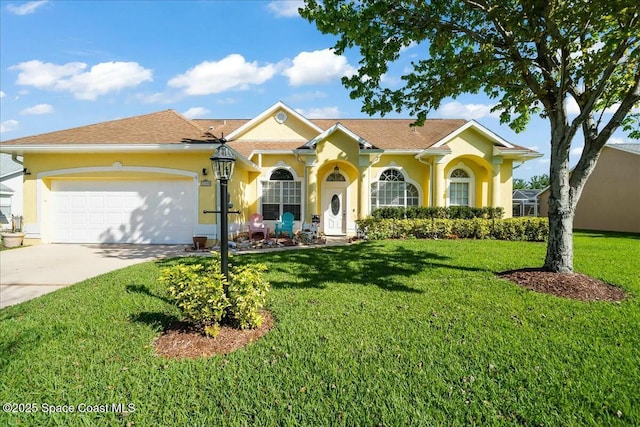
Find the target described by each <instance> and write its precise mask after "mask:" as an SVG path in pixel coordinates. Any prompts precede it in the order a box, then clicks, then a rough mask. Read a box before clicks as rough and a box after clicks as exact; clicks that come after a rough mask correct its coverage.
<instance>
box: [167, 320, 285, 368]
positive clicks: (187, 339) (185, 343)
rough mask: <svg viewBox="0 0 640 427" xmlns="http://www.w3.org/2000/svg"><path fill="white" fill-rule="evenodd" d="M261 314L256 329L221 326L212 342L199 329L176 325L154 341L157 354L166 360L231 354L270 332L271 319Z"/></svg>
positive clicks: (182, 324)
mask: <svg viewBox="0 0 640 427" xmlns="http://www.w3.org/2000/svg"><path fill="white" fill-rule="evenodd" d="M260 314H261V315H262V317H263V321H262V325H260V326H259V327H257V328H255V329H245V330H241V329H236V328H233V327H231V326H222V327H221V328H220V333H219V334H218V336H216V337H215V338H211V337H207V336H205V335H204V333H203V331H202V329H199V328H196V327H195V326H194V325H193V324H191V323H187V322H176V323H174V324H172V325H169V327H168V328H167V329H166V330H165V331H164V333H163V334H162V335H161V336H160V337H158V338H157V339H156V340H155V343H154V345H155V348H156V354H157V355H159V356H164V357H166V358H175V359H195V358H199V357H210V356H213V355H214V354H228V353H231V352H232V351H234V350H237V349H239V348H242V347H244V346H246V345H248V344H250V343H252V342H253V341H256V340H257V339H258V338H260V337H262V336H263V335H264V334H266V333H267V332H269V331H270V330H271V329H272V328H273V326H274V323H275V322H274V320H273V316H271V314H270V313H269V312H268V311H261V312H260Z"/></svg>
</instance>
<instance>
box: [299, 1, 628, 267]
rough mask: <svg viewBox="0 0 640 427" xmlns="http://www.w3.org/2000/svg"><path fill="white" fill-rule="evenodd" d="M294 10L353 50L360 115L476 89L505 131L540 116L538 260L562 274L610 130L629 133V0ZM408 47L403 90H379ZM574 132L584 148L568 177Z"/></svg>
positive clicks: (340, 49)
mask: <svg viewBox="0 0 640 427" xmlns="http://www.w3.org/2000/svg"><path fill="white" fill-rule="evenodd" d="M301 14H302V16H303V17H305V18H306V19H308V20H309V21H312V22H315V24H316V26H317V27H318V29H319V30H320V31H322V32H323V33H330V34H337V35H338V36H339V38H338V41H337V42H336V45H335V51H336V53H337V54H342V53H344V52H345V51H347V50H349V49H354V48H357V49H359V52H360V56H361V59H360V61H359V64H360V65H359V69H358V72H357V74H355V75H353V76H350V77H344V78H343V84H344V85H345V86H346V87H347V88H348V89H350V91H351V92H350V95H351V97H352V98H353V99H356V98H361V99H362V101H363V107H362V110H363V111H364V112H366V113H369V114H374V113H380V114H383V115H384V114H386V113H389V112H392V111H396V112H405V111H409V113H410V114H412V115H413V116H415V117H416V118H417V120H416V124H417V125H421V124H422V123H423V122H424V120H425V118H426V117H427V114H428V113H429V112H430V111H431V110H434V109H437V108H438V107H439V106H440V104H441V103H442V102H443V100H445V99H446V98H449V97H454V98H455V97H457V96H458V95H461V94H463V93H479V92H484V93H486V94H487V95H488V96H489V97H491V98H492V99H495V100H496V104H495V106H494V110H495V111H499V112H500V120H501V122H502V123H508V124H509V126H510V127H511V128H512V129H514V130H515V131H522V130H524V129H525V127H526V125H527V124H528V123H529V121H530V119H531V117H532V116H534V115H539V116H541V117H543V118H545V119H547V120H548V121H549V123H550V128H551V135H550V143H551V164H550V169H549V177H550V197H549V220H550V237H549V246H548V249H547V259H546V261H545V267H546V268H548V269H550V270H552V271H571V270H572V269H573V246H572V243H571V238H572V225H573V216H574V212H575V206H576V204H577V202H578V200H579V198H580V194H581V192H582V188H583V187H584V184H585V182H586V180H587V178H588V177H589V175H590V174H591V172H592V171H593V169H594V167H595V164H596V162H597V160H598V157H599V155H600V152H601V151H602V148H603V146H604V145H605V143H606V142H607V141H608V140H609V138H610V137H611V135H612V134H613V132H615V131H616V130H617V129H619V128H620V127H622V128H624V129H625V130H626V131H628V132H629V135H630V136H631V137H633V138H638V137H640V112H638V109H637V108H638V104H639V102H640V3H638V1H637V0H524V1H517V0H426V1H417V0H360V1H346V0H322V2H319V1H317V0H307V1H306V7H305V8H304V9H302V10H301ZM416 45H417V46H416ZM410 46H416V47H415V48H414V51H419V52H421V53H420V54H419V55H418V58H417V59H416V60H415V61H414V62H413V63H412V67H411V69H410V70H408V71H407V72H406V74H404V75H403V76H402V80H403V82H404V84H403V86H402V87H400V88H390V87H385V84H384V76H385V73H387V72H388V71H389V66H390V65H391V64H392V63H393V62H394V61H396V60H397V59H398V58H399V57H400V54H401V52H402V51H403V50H404V49H406V48H408V47H410ZM570 103H571V105H574V106H576V107H577V114H569V111H570V110H569V109H568V105H570ZM634 106H635V108H636V110H633V108H634ZM580 132H581V133H582V137H583V140H584V149H583V151H582V155H581V157H580V159H579V160H578V163H577V165H576V167H575V168H574V170H573V173H571V174H570V173H569V153H570V148H571V143H572V141H573V140H574V137H575V136H576V135H577V134H578V133H580Z"/></svg>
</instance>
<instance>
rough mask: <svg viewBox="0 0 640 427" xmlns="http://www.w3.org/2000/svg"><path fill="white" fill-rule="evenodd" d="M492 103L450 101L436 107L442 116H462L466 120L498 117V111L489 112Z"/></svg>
mask: <svg viewBox="0 0 640 427" xmlns="http://www.w3.org/2000/svg"><path fill="white" fill-rule="evenodd" d="M492 108H493V105H487V104H462V103H460V102H458V101H452V102H449V103H446V104H444V105H443V106H442V107H440V108H438V111H437V113H438V114H441V115H442V116H443V117H451V118H458V119H460V118H462V119H466V120H472V119H481V118H483V117H500V113H499V112H498V111H495V112H493V113H492V112H491V109H492Z"/></svg>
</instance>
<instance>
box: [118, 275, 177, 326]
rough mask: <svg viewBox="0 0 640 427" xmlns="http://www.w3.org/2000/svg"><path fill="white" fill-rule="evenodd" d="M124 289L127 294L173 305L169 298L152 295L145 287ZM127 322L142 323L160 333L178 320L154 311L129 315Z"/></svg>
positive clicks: (133, 286) (128, 286)
mask: <svg viewBox="0 0 640 427" xmlns="http://www.w3.org/2000/svg"><path fill="white" fill-rule="evenodd" d="M126 289H127V292H129V293H137V294H142V295H146V296H149V297H152V298H157V299H159V300H160V301H163V302H165V303H167V304H170V305H174V303H173V302H172V301H171V300H169V298H167V297H164V296H161V295H157V294H154V293H153V292H151V291H150V290H149V288H148V287H147V286H143V285H133V284H132V285H127V287H126ZM129 320H130V321H132V322H137V323H144V324H145V325H149V326H151V327H152V328H153V329H156V330H159V331H161V330H164V329H166V328H167V327H168V326H169V325H170V324H172V323H175V322H177V321H178V318H177V317H176V316H173V315H171V314H167V313H163V312H161V311H155V312H148V311H145V312H142V313H137V314H134V315H131V316H130V317H129Z"/></svg>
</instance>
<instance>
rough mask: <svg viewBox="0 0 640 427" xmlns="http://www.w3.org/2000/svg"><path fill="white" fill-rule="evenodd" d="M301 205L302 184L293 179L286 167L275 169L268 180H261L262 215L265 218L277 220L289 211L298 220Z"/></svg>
mask: <svg viewBox="0 0 640 427" xmlns="http://www.w3.org/2000/svg"><path fill="white" fill-rule="evenodd" d="M301 207H302V184H301V182H300V181H294V178H293V174H292V173H291V172H290V171H288V170H286V169H276V170H275V171H273V172H272V173H271V176H270V177H269V181H262V216H263V218H264V219H267V220H278V219H280V217H281V216H282V214H283V213H284V212H291V213H292V214H293V217H294V219H296V220H300V215H301Z"/></svg>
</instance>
